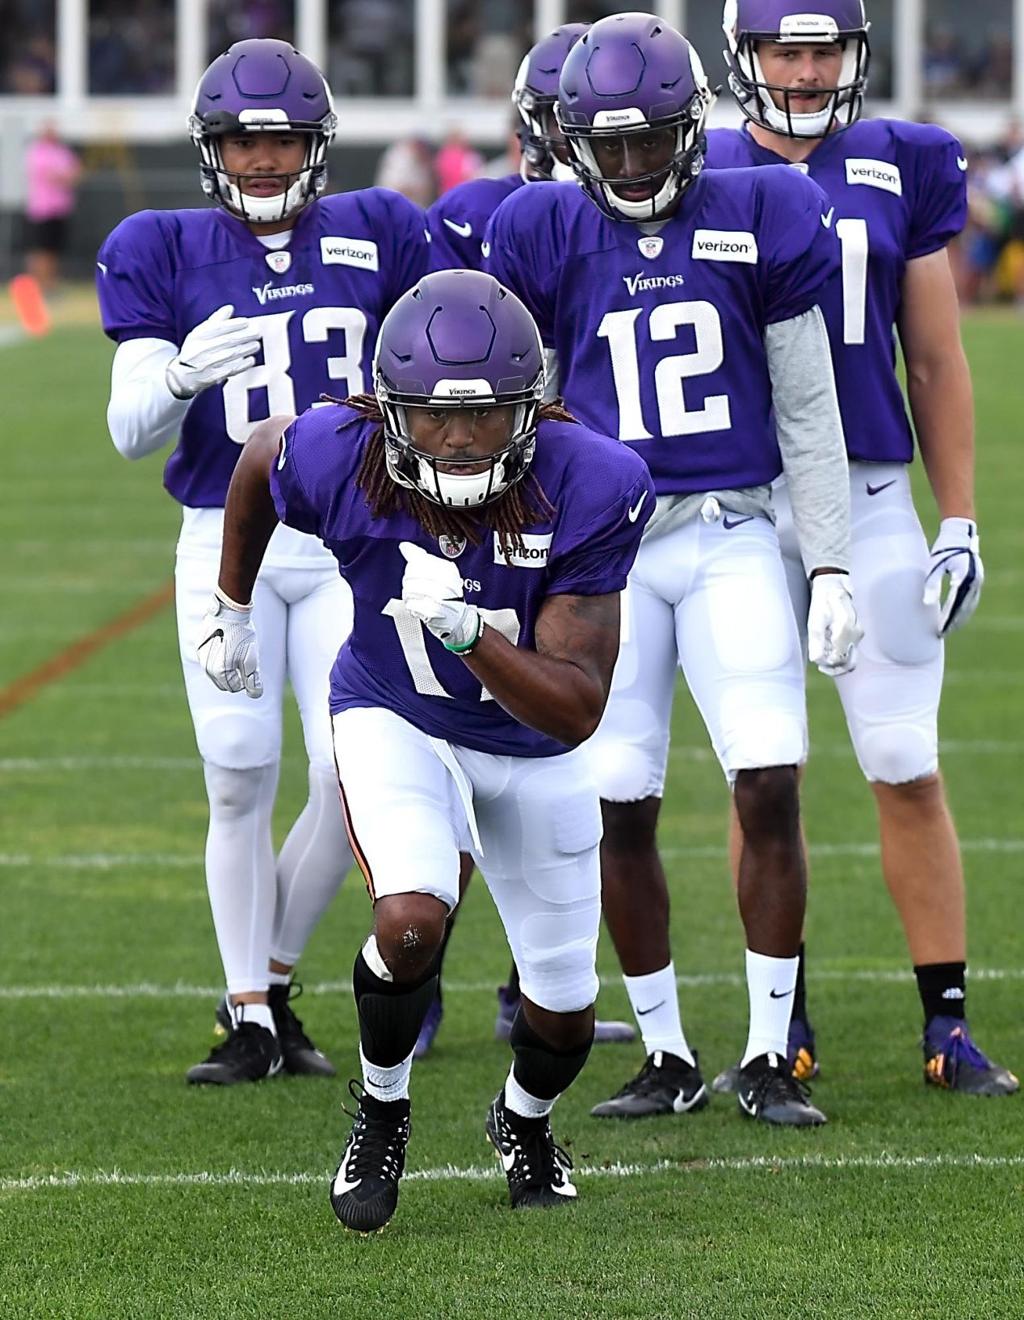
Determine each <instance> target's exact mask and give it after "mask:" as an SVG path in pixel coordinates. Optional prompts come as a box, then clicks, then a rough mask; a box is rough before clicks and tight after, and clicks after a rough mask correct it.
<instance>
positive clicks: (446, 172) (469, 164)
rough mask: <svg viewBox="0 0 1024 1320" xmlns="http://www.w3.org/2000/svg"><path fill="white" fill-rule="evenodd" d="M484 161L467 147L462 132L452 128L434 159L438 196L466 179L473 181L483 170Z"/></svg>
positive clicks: (467, 144)
mask: <svg viewBox="0 0 1024 1320" xmlns="http://www.w3.org/2000/svg"><path fill="white" fill-rule="evenodd" d="M483 165H484V159H483V157H482V156H481V155H480V153H479V152H478V151H474V149H473V148H472V147H471V146H470V145H469V143H468V142H467V141H466V139H465V137H464V136H463V135H462V132H461V130H460V129H458V128H453V129H452V130H451V131H450V132H449V134H448V136H447V137H446V138H445V140H444V141H443V142H442V143H441V146H440V148H439V150H438V153H437V155H436V156H435V157H434V173H435V174H436V175H437V192H438V196H441V194H442V193H446V192H448V190H449V189H450V188H455V187H456V186H457V185H458V184H460V183H465V182H466V180H467V179H474V178H476V176H477V175H478V174H479V173H480V171H481V170H482V169H483Z"/></svg>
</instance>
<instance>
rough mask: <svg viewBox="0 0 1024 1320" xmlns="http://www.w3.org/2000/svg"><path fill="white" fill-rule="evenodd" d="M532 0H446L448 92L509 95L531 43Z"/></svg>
mask: <svg viewBox="0 0 1024 1320" xmlns="http://www.w3.org/2000/svg"><path fill="white" fill-rule="evenodd" d="M532 9H533V6H532V5H528V4H523V3H521V0H448V24H447V43H448V44H447V64H448V93H449V95H451V96H478V97H486V98H489V99H492V100H493V99H501V98H504V97H506V96H508V93H509V88H510V87H511V86H512V83H513V82H514V80H515V76H516V70H517V69H518V68H519V62H520V60H521V59H522V58H523V56H524V55H525V54H526V52H527V51H528V50H529V49H530V46H531V45H532V44H533V14H532Z"/></svg>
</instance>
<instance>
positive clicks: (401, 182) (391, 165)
mask: <svg viewBox="0 0 1024 1320" xmlns="http://www.w3.org/2000/svg"><path fill="white" fill-rule="evenodd" d="M374 183H375V184H376V185H377V187H378V188H393V189H394V191H395V192H399V193H401V194H402V196H403V197H408V198H409V200H410V201H412V202H415V203H416V204H417V206H422V207H424V208H426V207H428V206H429V205H430V204H431V202H433V201H434V200H435V199H436V198H437V185H436V182H435V178H434V152H433V149H432V148H431V146H430V143H429V142H426V141H425V140H424V139H423V138H401V139H399V140H398V141H397V142H392V144H391V146H390V147H388V148H387V150H386V151H385V152H384V153H383V154H382V155H381V158H380V160H379V161H378V163H377V174H376V177H375V178H374Z"/></svg>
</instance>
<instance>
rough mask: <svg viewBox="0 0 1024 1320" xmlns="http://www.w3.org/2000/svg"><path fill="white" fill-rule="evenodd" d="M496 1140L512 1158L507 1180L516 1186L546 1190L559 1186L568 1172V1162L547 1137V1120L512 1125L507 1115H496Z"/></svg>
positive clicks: (564, 1152) (525, 1121)
mask: <svg viewBox="0 0 1024 1320" xmlns="http://www.w3.org/2000/svg"><path fill="white" fill-rule="evenodd" d="M498 1137H499V1140H500V1141H501V1144H502V1147H503V1148H506V1152H507V1153H508V1154H511V1155H515V1164H513V1166H512V1168H511V1169H510V1170H508V1180H509V1182H510V1183H514V1184H515V1185H516V1186H547V1185H550V1184H552V1183H562V1182H564V1181H565V1179H566V1175H567V1174H569V1173H570V1172H571V1170H572V1160H571V1159H570V1158H569V1155H568V1153H567V1152H566V1151H564V1150H563V1149H562V1147H561V1146H559V1145H558V1143H557V1142H556V1141H555V1139H554V1137H553V1136H552V1135H551V1124H550V1122H549V1121H548V1119H546V1118H544V1119H529V1118H527V1119H521V1120H519V1121H516V1122H513V1120H512V1119H511V1118H510V1116H509V1111H508V1110H507V1109H505V1108H502V1109H501V1110H499V1112H498Z"/></svg>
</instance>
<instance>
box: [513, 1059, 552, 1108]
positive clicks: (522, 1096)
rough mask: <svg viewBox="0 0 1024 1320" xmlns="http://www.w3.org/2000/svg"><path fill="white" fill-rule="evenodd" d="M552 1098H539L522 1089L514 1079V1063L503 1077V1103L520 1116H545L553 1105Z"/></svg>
mask: <svg viewBox="0 0 1024 1320" xmlns="http://www.w3.org/2000/svg"><path fill="white" fill-rule="evenodd" d="M557 1099H558V1097H557V1096H555V1097H554V1099H552V1100H539V1099H538V1098H537V1096H535V1095H531V1094H530V1093H529V1091H524V1090H523V1088H522V1087H521V1086H520V1085H519V1083H518V1082H517V1081H516V1065H515V1064H514V1063H513V1064H512V1067H511V1068H510V1069H509V1070H508V1076H507V1077H506V1078H505V1104H506V1105H507V1107H508V1108H509V1109H511V1110H512V1112H513V1114H518V1115H519V1117H520V1118H546V1117H547V1115H548V1114H550V1113H551V1111H552V1109H553V1108H554V1106H555V1100H557Z"/></svg>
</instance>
